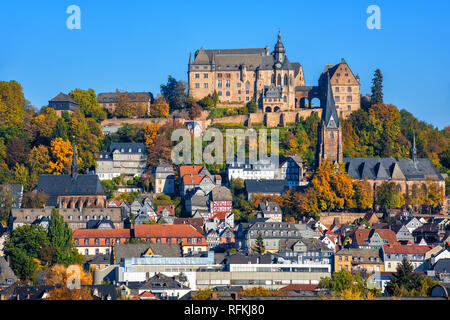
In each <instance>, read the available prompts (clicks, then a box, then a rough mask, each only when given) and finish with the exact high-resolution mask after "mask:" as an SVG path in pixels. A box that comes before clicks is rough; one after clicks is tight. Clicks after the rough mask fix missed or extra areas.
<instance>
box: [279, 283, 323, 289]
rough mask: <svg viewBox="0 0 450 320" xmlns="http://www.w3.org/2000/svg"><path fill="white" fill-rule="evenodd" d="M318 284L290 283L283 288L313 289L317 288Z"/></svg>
mask: <svg viewBox="0 0 450 320" xmlns="http://www.w3.org/2000/svg"><path fill="white" fill-rule="evenodd" d="M318 287H319V285H318V284H290V285H288V286H286V287H283V288H281V289H280V290H283V291H313V290H317V288H318Z"/></svg>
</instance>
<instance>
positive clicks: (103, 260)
mask: <svg viewBox="0 0 450 320" xmlns="http://www.w3.org/2000/svg"><path fill="white" fill-rule="evenodd" d="M86 263H87V264H111V255H110V254H98V255H96V256H94V257H93V258H92V259H91V260H89V261H86Z"/></svg>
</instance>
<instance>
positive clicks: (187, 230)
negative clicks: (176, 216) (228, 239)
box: [134, 224, 203, 238]
mask: <svg viewBox="0 0 450 320" xmlns="http://www.w3.org/2000/svg"><path fill="white" fill-rule="evenodd" d="M134 236H135V237H136V238H163V237H174V238H198V237H203V236H202V235H201V234H200V233H199V232H198V231H197V230H196V229H195V228H194V227H193V226H191V225H189V224H140V225H136V226H135V227H134Z"/></svg>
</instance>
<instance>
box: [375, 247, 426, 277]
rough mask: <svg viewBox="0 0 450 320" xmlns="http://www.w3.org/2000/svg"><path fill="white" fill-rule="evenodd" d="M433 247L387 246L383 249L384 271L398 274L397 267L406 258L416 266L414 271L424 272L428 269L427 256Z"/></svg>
mask: <svg viewBox="0 0 450 320" xmlns="http://www.w3.org/2000/svg"><path fill="white" fill-rule="evenodd" d="M433 247H434V246H428V245H420V244H406V245H401V244H391V245H388V244H385V245H383V247H382V252H383V260H384V270H385V271H388V272H396V271H397V265H398V264H400V263H401V262H402V260H403V258H406V259H407V260H408V261H409V262H410V263H412V265H413V266H414V271H416V272H423V271H425V267H426V264H425V262H426V260H427V256H426V255H427V253H428V252H429V251H430V250H432V249H433Z"/></svg>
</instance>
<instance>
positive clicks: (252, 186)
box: [245, 180, 289, 194]
mask: <svg viewBox="0 0 450 320" xmlns="http://www.w3.org/2000/svg"><path fill="white" fill-rule="evenodd" d="M288 188H289V184H288V182H287V181H286V180H245V189H246V190H247V194H250V193H279V194H282V193H283V192H284V191H285V190H287V189H288Z"/></svg>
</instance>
